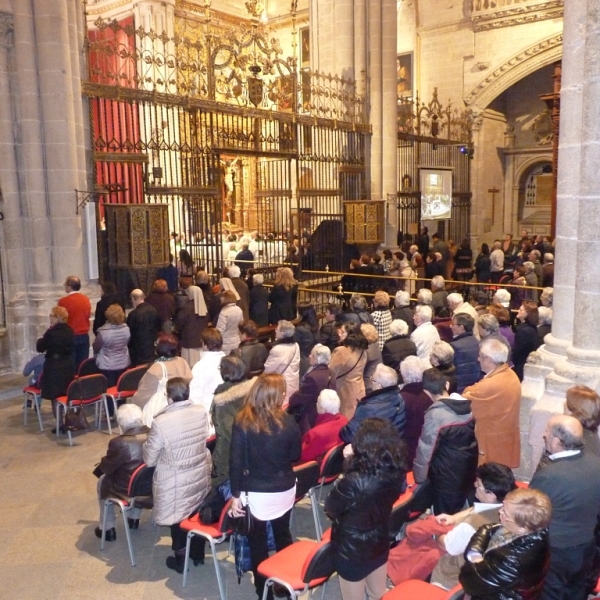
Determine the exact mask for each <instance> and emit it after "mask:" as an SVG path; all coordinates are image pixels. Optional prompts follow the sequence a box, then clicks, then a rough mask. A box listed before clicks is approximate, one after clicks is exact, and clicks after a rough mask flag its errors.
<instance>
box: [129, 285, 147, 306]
mask: <svg viewBox="0 0 600 600" xmlns="http://www.w3.org/2000/svg"><path fill="white" fill-rule="evenodd" d="M129 297H130V298H131V303H132V304H133V306H134V308H135V307H136V306H138V304H141V303H142V302H143V301H144V298H145V297H146V294H144V292H142V290H139V289H135V290H133V291H132V292H131V294H129Z"/></svg>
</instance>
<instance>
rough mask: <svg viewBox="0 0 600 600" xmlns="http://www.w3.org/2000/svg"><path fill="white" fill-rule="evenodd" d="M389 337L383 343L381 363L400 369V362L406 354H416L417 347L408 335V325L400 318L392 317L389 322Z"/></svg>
mask: <svg viewBox="0 0 600 600" xmlns="http://www.w3.org/2000/svg"><path fill="white" fill-rule="evenodd" d="M390 334H391V336H392V337H391V338H390V339H389V340H388V341H387V342H386V343H385V344H384V345H383V350H382V351H381V357H382V360H383V364H384V365H386V366H387V367H392V369H394V371H396V372H399V371H400V364H401V363H402V361H403V360H404V359H405V358H406V357H407V356H416V355H417V347H416V346H415V343H414V342H413V341H412V340H411V339H409V337H408V325H407V323H406V322H405V321H402V320H401V319H394V320H393V321H392V322H391V323H390Z"/></svg>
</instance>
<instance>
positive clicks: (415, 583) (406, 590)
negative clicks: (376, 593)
mask: <svg viewBox="0 0 600 600" xmlns="http://www.w3.org/2000/svg"><path fill="white" fill-rule="evenodd" d="M464 597H465V592H464V590H463V589H462V586H461V585H460V584H458V585H455V586H454V587H453V588H452V589H451V590H444V589H442V588H441V587H438V586H437V585H432V584H431V583H425V582H424V581H421V580H420V579H409V580H408V581H403V582H402V583H401V584H399V585H397V586H396V587H395V588H394V589H393V590H390V591H389V592H387V593H386V594H384V595H383V597H382V599H381V600H415V598H418V599H419V600H463V598H464Z"/></svg>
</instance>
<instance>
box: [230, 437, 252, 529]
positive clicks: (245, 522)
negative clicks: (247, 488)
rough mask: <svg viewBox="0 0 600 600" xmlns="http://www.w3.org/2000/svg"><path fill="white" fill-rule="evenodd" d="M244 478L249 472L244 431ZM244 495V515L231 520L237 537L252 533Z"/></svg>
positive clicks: (250, 518) (248, 508)
mask: <svg viewBox="0 0 600 600" xmlns="http://www.w3.org/2000/svg"><path fill="white" fill-rule="evenodd" d="M243 431H244V446H245V452H244V471H243V474H244V477H248V475H249V473H250V471H249V469H248V432H247V431H246V430H245V429H244V430H243ZM244 494H246V504H245V506H244V507H243V510H244V514H243V515H242V516H241V517H233V518H232V520H231V528H232V529H233V531H234V532H235V533H237V534H238V535H246V536H247V535H248V534H249V533H250V532H251V531H252V525H253V517H252V513H251V512H250V505H249V504H248V492H244Z"/></svg>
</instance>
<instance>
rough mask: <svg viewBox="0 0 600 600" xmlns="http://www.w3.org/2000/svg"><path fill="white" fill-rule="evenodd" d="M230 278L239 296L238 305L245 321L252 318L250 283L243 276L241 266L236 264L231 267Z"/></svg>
mask: <svg viewBox="0 0 600 600" xmlns="http://www.w3.org/2000/svg"><path fill="white" fill-rule="evenodd" d="M229 278H230V279H231V283H232V284H233V287H234V288H235V291H236V292H237V293H238V296H239V299H238V301H237V305H238V306H239V307H240V308H241V309H242V314H243V315H244V321H247V320H248V319H249V318H250V312H249V311H250V290H248V284H247V283H246V282H245V281H244V280H243V279H242V278H241V271H240V268H239V267H238V266H236V265H232V266H231V267H229Z"/></svg>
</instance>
